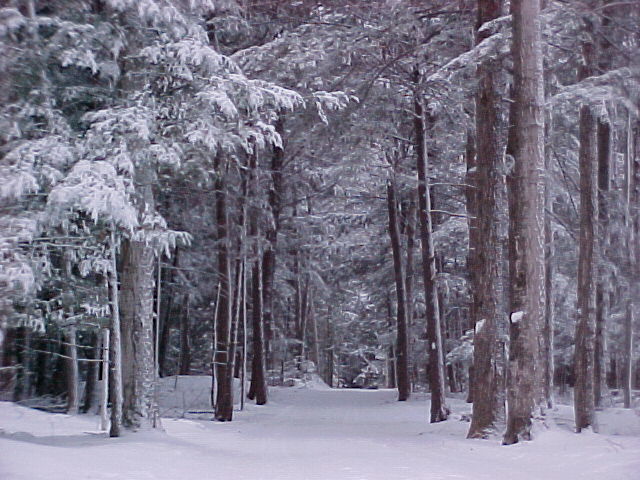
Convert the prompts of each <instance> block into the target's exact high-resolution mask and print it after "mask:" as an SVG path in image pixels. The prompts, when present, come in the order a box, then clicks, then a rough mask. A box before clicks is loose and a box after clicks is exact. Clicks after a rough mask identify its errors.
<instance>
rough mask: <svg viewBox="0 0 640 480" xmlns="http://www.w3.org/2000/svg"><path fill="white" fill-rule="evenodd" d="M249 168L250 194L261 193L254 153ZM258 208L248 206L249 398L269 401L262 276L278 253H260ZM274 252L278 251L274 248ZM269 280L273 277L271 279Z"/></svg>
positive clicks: (258, 401) (263, 277) (259, 401)
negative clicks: (250, 247) (268, 257)
mask: <svg viewBox="0 0 640 480" xmlns="http://www.w3.org/2000/svg"><path fill="white" fill-rule="evenodd" d="M249 169H250V172H251V178H250V180H249V187H250V195H251V196H252V197H255V196H256V195H257V193H258V177H257V175H258V172H257V158H256V156H255V155H252V156H251V159H250V165H249ZM258 214H259V213H258V210H257V206H256V205H253V204H252V205H251V207H250V209H249V237H250V238H251V239H252V240H253V241H254V242H255V248H254V252H253V253H254V256H255V260H254V263H253V267H252V275H251V324H252V329H253V336H252V343H251V345H252V350H253V356H252V357H251V383H250V385H249V392H248V394H247V398H248V399H249V400H253V399H255V400H256V404H258V405H264V404H265V403H267V394H268V392H267V378H266V359H265V343H264V342H265V333H264V310H263V307H264V305H263V300H264V298H265V297H264V289H263V283H262V282H263V279H265V276H264V272H263V271H262V266H263V264H264V265H265V267H268V268H272V267H274V268H275V256H274V257H273V262H274V263H273V264H270V263H269V262H270V261H271V260H269V261H268V262H267V261H266V259H265V258H264V257H261V252H260V249H259V248H258V245H257V239H258ZM274 255H275V252H274ZM270 281H273V279H271V280H270Z"/></svg>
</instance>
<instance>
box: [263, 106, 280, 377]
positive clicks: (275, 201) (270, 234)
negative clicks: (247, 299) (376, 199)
mask: <svg viewBox="0 0 640 480" xmlns="http://www.w3.org/2000/svg"><path fill="white" fill-rule="evenodd" d="M275 128H276V132H278V134H279V135H280V137H281V138H282V137H284V114H282V113H281V114H280V116H279V117H278V120H277V121H276V123H275ZM283 142H284V139H283ZM283 166H284V148H281V147H278V146H274V147H273V155H272V156H271V189H270V190H269V210H270V212H271V217H272V218H271V221H270V222H269V223H268V225H269V226H268V228H267V230H266V232H265V237H266V240H267V243H266V248H265V251H264V254H263V259H262V262H263V266H262V296H263V302H262V303H263V312H262V314H263V321H264V337H265V338H264V349H265V359H266V362H267V366H266V367H265V368H267V367H268V368H273V355H272V352H271V342H272V340H273V304H274V302H273V296H274V288H273V282H274V279H275V272H276V259H277V257H276V249H277V244H278V231H279V229H280V211H281V209H282V196H283V194H284V181H283V175H282V169H283Z"/></svg>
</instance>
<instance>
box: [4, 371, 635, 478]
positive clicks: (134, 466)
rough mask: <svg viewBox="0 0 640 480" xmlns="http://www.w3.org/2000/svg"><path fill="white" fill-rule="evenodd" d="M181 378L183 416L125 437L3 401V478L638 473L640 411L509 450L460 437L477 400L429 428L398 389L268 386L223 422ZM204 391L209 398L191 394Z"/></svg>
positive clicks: (194, 384)
mask: <svg viewBox="0 0 640 480" xmlns="http://www.w3.org/2000/svg"><path fill="white" fill-rule="evenodd" d="M173 381H174V384H173V386H170V384H169V383H165V385H164V389H163V390H164V393H163V404H164V409H165V412H170V413H172V414H174V415H177V416H180V417H181V416H186V417H187V418H172V419H169V418H166V419H164V420H163V426H164V429H165V432H157V431H145V432H138V433H135V434H133V433H129V434H127V435H125V436H124V437H123V438H117V439H107V438H104V437H103V436H101V435H100V434H98V433H97V429H98V421H97V418H96V417H93V416H86V415H79V416H75V417H71V416H67V415H54V414H48V413H44V412H40V411H36V410H30V409H27V408H24V407H19V406H16V405H14V404H11V403H6V402H3V403H0V479H2V480H40V479H42V480H45V479H46V480H69V479H101V480H106V479H116V480H120V479H122V480H156V479H167V480H178V479H180V480H192V479H193V480H208V479H226V478H229V479H234V480H241V479H251V480H260V479H265V480H266V479H270V480H289V479H292V480H294V479H295V480H303V479H309V480H311V479H314V480H315V479H318V480H319V479H323V480H343V479H344V480H396V479H398V480H399V479H407V480H418V479H429V480H432V479H433V480H435V479H492V480H500V479H512V478H518V479H519V480H525V479H536V480H552V479H571V480H573V479H576V480H582V479H597V480H605V479H612V480H623V479H630V480H638V479H640V417H638V415H636V414H635V413H634V412H633V411H623V410H620V409H617V410H609V411H607V412H603V414H601V415H600V424H601V431H603V432H606V433H601V434H594V433H591V432H587V433H583V434H580V435H576V434H574V433H572V432H571V421H572V418H571V417H572V412H571V409H570V408H569V407H559V408H558V409H557V410H556V411H554V412H553V418H554V419H556V421H550V422H549V423H550V425H549V427H548V428H546V429H539V431H538V432H537V438H536V439H535V440H534V441H532V442H526V443H521V444H517V445H513V446H509V447H503V446H501V445H500V442H499V439H497V438H496V439H494V440H489V441H486V440H466V439H465V438H464V437H465V434H466V431H467V428H468V426H469V424H468V423H467V422H466V421H461V420H460V418H461V414H463V413H468V411H469V406H468V405H466V404H465V403H463V402H462V401H460V400H453V399H452V400H451V403H452V406H453V409H454V411H455V414H454V415H453V418H452V419H451V420H450V421H447V422H444V423H439V424H434V425H430V424H428V423H427V422H426V418H427V410H428V401H427V400H426V398H424V397H418V398H413V399H412V400H411V401H409V402H404V403H399V402H396V401H395V396H396V394H395V392H394V391H392V390H330V389H328V388H326V387H324V388H323V386H322V385H321V384H319V383H317V382H316V383H313V384H311V385H308V386H307V387H294V388H278V389H271V399H270V403H269V405H267V406H264V407H257V406H254V405H248V406H247V409H246V410H245V411H243V412H236V416H235V420H234V421H233V422H231V423H217V422H211V421H207V420H197V419H193V418H189V416H190V415H191V416H202V415H205V414H202V413H188V412H189V411H201V410H202V407H206V405H207V402H206V400H207V388H208V385H209V384H208V381H209V380H208V379H207V378H204V377H201V378H200V379H194V378H190V379H184V377H181V378H180V379H178V383H177V384H176V383H175V380H173ZM166 382H169V380H167V381H166ZM174 387H177V388H174ZM201 390H202V392H204V397H203V398H204V399H202V398H200V399H199V400H195V399H193V401H190V400H189V399H190V398H191V397H192V396H193V395H200V396H202V395H201V394H202V392H201ZM197 392H200V393H197ZM198 398H199V397H198ZM172 403H173V404H174V405H173V406H172V405H171V404H172Z"/></svg>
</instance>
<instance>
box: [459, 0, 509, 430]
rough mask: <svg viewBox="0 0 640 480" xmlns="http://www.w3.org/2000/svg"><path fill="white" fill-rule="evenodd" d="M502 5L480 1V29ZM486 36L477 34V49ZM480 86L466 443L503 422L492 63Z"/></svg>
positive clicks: (498, 151) (500, 184)
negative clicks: (471, 383) (473, 377)
mask: <svg viewBox="0 0 640 480" xmlns="http://www.w3.org/2000/svg"><path fill="white" fill-rule="evenodd" d="M502 9H503V6H502V0H479V1H478V21H477V28H478V30H479V29H480V27H481V26H482V25H483V24H484V23H485V22H488V21H491V20H493V19H495V18H498V17H500V16H501V15H502ZM484 37H485V35H483V34H481V33H478V38H477V43H480V42H482V41H483V40H484ZM477 76H478V78H479V80H480V82H479V88H478V92H477V94H476V138H477V142H476V148H477V166H476V169H477V173H476V175H475V178H476V182H475V186H476V187H477V192H476V199H477V216H478V219H477V221H476V226H477V232H476V234H475V235H474V237H475V239H476V241H477V242H478V243H477V244H476V245H474V246H473V248H474V249H475V250H476V252H475V255H476V258H475V262H476V264H475V265H474V268H475V269H476V273H475V275H474V276H473V277H472V278H473V280H475V281H476V282H475V284H472V291H473V302H474V305H475V306H474V308H473V311H474V313H475V315H476V317H475V318H474V319H473V320H474V323H475V335H474V339H473V359H474V365H473V371H474V374H475V375H477V377H478V378H481V379H482V381H480V382H476V383H475V385H474V392H473V416H472V421H471V426H470V428H469V433H468V435H467V437H468V438H486V437H487V436H488V435H489V434H491V433H493V432H495V430H496V423H497V422H498V421H499V420H501V419H503V418H504V390H503V388H504V383H503V378H504V374H503V371H502V369H503V365H501V355H500V354H501V350H502V348H501V342H500V341H499V335H498V329H499V327H500V323H501V321H502V319H503V313H502V308H501V307H502V291H501V289H502V282H501V276H502V275H501V273H502V272H501V269H502V261H503V256H504V255H503V251H502V242H501V239H500V234H499V232H500V225H499V222H500V221H501V218H502V217H504V215H501V214H500V212H499V209H500V207H501V206H502V205H503V203H504V202H501V201H500V198H501V197H502V198H504V195H505V188H506V187H505V184H504V177H503V174H502V171H503V170H504V169H503V168H502V163H503V154H502V145H501V142H500V137H501V133H502V131H503V130H504V127H503V125H502V122H501V117H502V113H501V111H500V98H501V95H500V92H499V91H498V83H499V82H498V80H499V76H500V69H499V67H498V66H497V65H496V64H494V63H493V62H486V63H482V64H480V65H478V71H477Z"/></svg>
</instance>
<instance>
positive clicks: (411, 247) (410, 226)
mask: <svg viewBox="0 0 640 480" xmlns="http://www.w3.org/2000/svg"><path fill="white" fill-rule="evenodd" d="M406 234H407V268H406V273H405V278H406V280H405V290H406V297H407V308H406V312H405V315H406V317H407V336H408V337H409V340H408V342H409V344H408V346H407V364H408V367H407V368H408V369H409V372H410V377H409V380H410V383H409V390H412V389H413V386H414V385H415V382H416V380H417V379H416V376H415V370H416V369H415V368H411V365H412V362H415V359H414V358H413V344H414V341H415V340H414V338H413V335H412V331H413V313H414V308H413V275H414V271H413V255H414V251H415V246H416V205H415V202H414V201H411V204H410V205H409V210H408V212H407V228H406ZM414 365H415V363H414Z"/></svg>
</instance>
